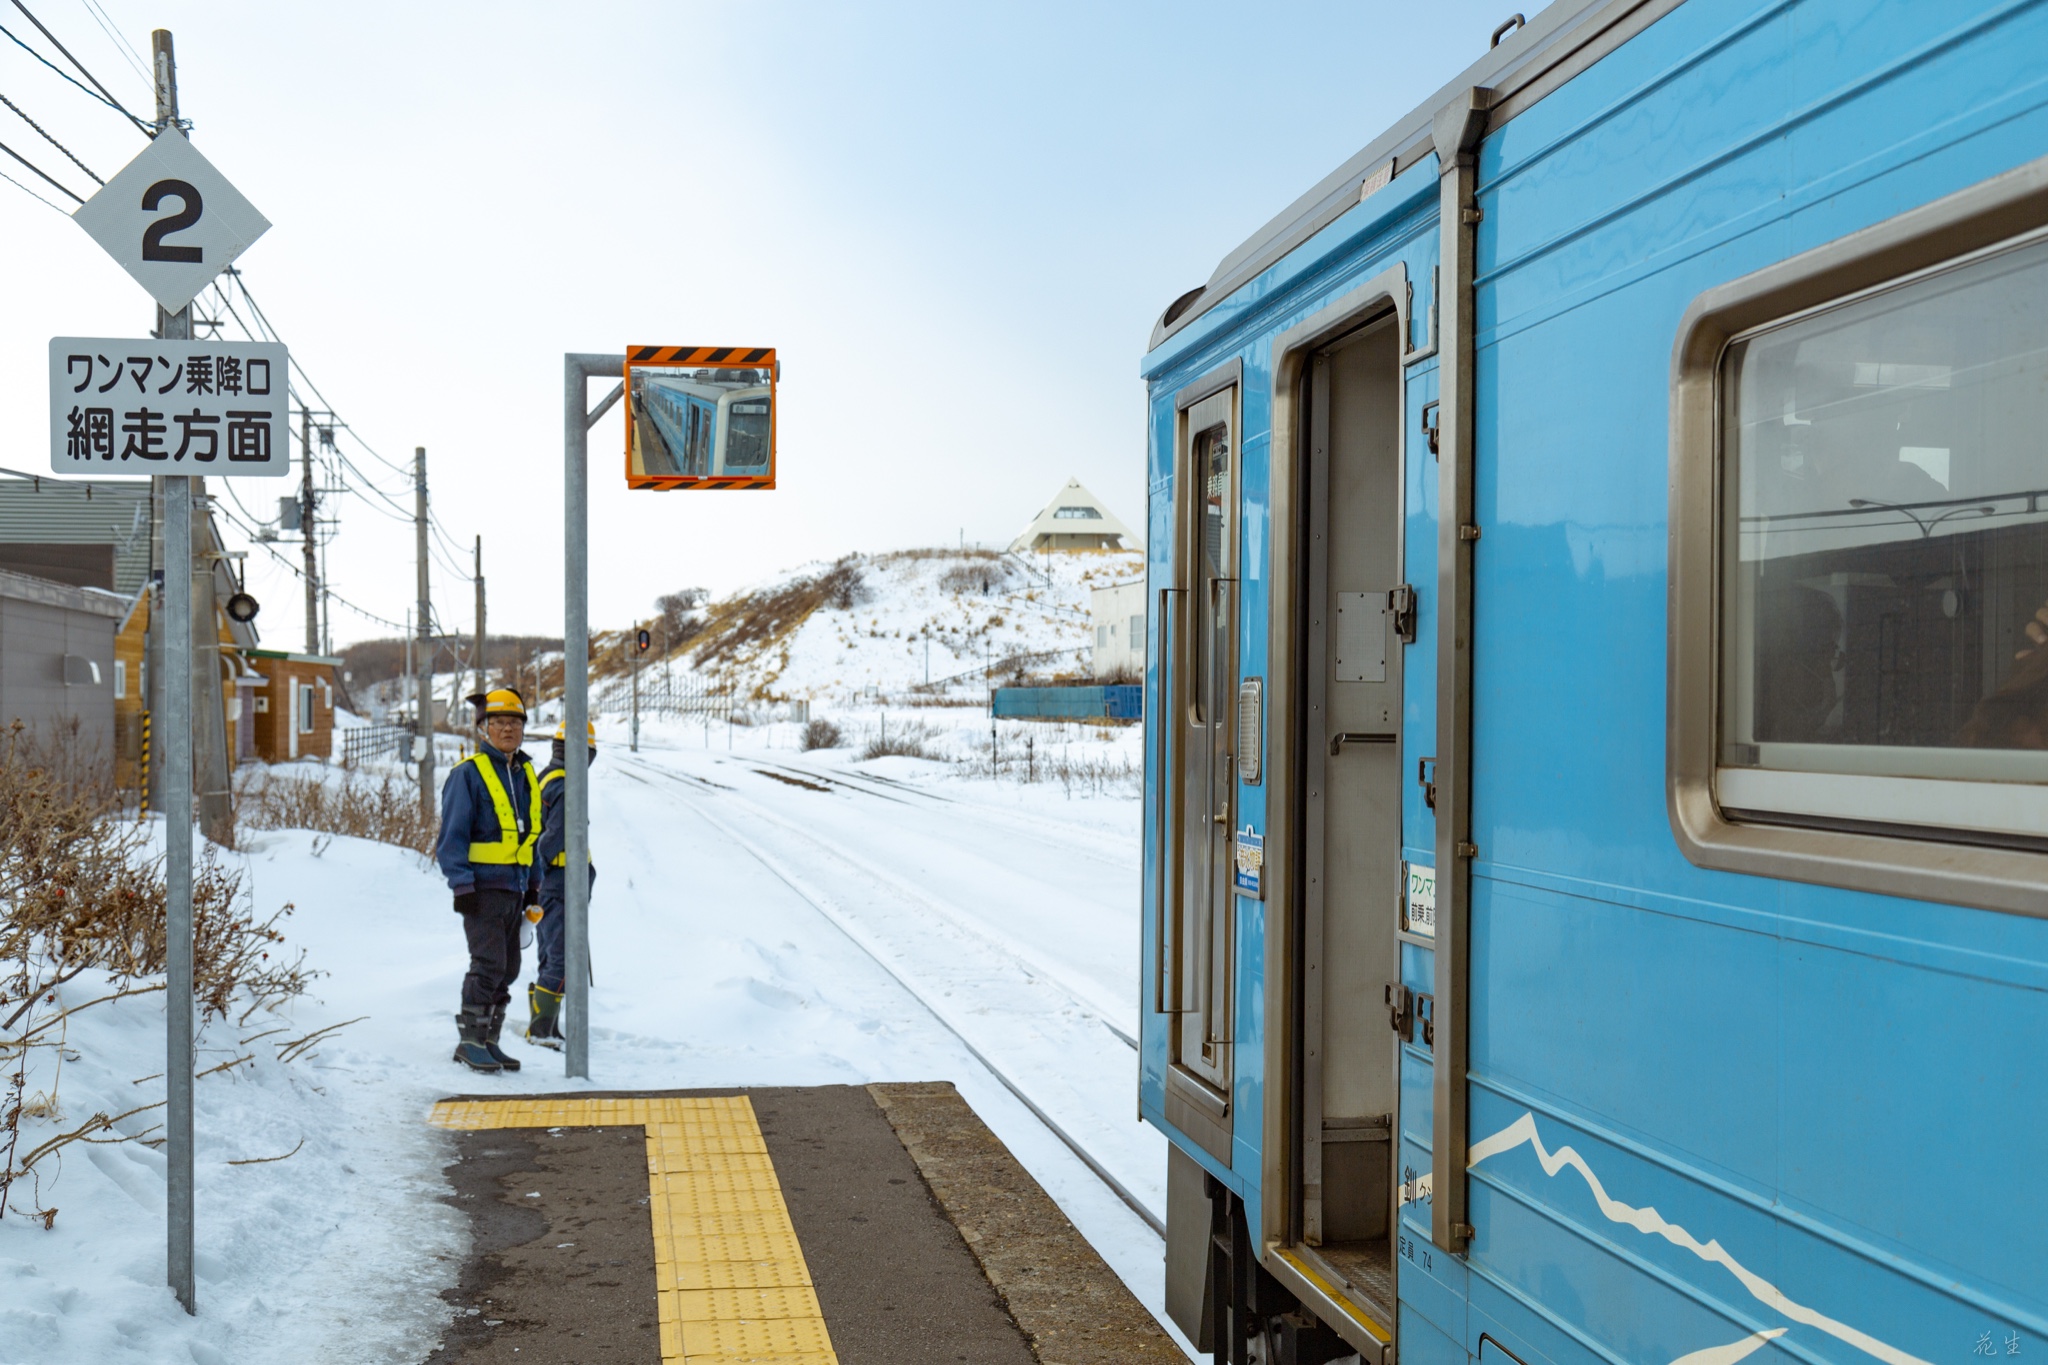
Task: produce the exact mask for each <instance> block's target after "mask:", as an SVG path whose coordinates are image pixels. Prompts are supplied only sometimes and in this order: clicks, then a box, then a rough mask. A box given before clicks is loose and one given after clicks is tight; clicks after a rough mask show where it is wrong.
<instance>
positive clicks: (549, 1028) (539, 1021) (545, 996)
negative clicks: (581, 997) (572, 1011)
mask: <svg viewBox="0 0 2048 1365" xmlns="http://www.w3.org/2000/svg"><path fill="white" fill-rule="evenodd" d="M526 1007H527V1009H528V1010H530V1011H531V1012H532V1014H533V1018H532V1019H531V1020H530V1021H529V1022H528V1023H527V1025H526V1041H527V1042H529V1043H532V1044H533V1045H534V1046H535V1047H545V1048H553V1049H554V1050H555V1051H556V1052H560V1051H561V1050H562V993H561V992H560V991H551V990H549V989H548V988H547V987H545V986H543V985H541V984H540V983H539V982H534V983H533V984H531V985H529V986H528V987H527V988H526Z"/></svg>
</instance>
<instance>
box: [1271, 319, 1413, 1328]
mask: <svg viewBox="0 0 2048 1365" xmlns="http://www.w3.org/2000/svg"><path fill="white" fill-rule="evenodd" d="M1400 360H1401V353H1400V328H1399V326H1398V323H1397V320H1396V318H1395V316H1394V315H1393V314H1391V313H1389V314H1387V315H1385V316H1384V317H1382V318H1381V319H1379V320H1378V321H1376V322H1372V323H1368V324H1367V325H1366V326H1365V327H1363V328H1361V329H1360V330H1358V331H1356V332H1353V333H1351V334H1350V335H1348V336H1346V337H1344V338H1342V339H1341V340H1339V341H1337V342H1336V343H1334V344H1332V345H1330V346H1328V347H1326V348H1325V349H1323V350H1322V351H1320V352H1318V353H1317V354H1316V355H1315V356H1314V358H1313V360H1312V361H1311V362H1310V364H1309V367H1308V374H1307V378H1306V382H1305V387H1306V389H1307V393H1306V394H1305V395H1304V396H1305V397H1306V399H1307V404H1306V406H1307V418H1308V421H1307V426H1306V437H1307V442H1306V444H1307V451H1306V454H1307V468H1306V482H1307V488H1306V490H1305V491H1306V493H1307V497H1306V500H1305V514H1306V517H1307V520H1308V524H1307V525H1306V526H1305V527H1304V528H1303V529H1304V531H1305V532H1306V535H1305V540H1306V544H1307V551H1308V552H1307V563H1306V566H1305V567H1306V569H1307V581H1306V584H1305V587H1306V601H1305V603H1304V611H1305V619H1303V621H1302V625H1303V627H1304V629H1303V630H1302V632H1301V635H1300V637H1299V638H1301V640H1302V641H1303V649H1304V652H1305V655H1306V657H1305V658H1303V659H1302V661H1301V662H1302V668H1301V673H1300V676H1301V678H1302V686H1303V690H1304V694H1305V695H1304V697H1303V701H1304V703H1305V710H1304V714H1305V716H1306V727H1305V733H1304V735H1303V741H1302V742H1303V752H1302V767H1301V782H1302V790H1301V791H1300V793H1299V798H1300V800H1301V807H1300V809H1301V810H1302V812H1303V853H1304V861H1305V873H1306V875H1305V876H1304V878H1303V887H1302V903H1301V913H1302V920H1301V922H1300V932H1299V936H1298V938H1297V942H1298V943H1299V944H1300V952H1301V961H1300V963H1299V969H1298V970H1299V974H1298V977H1297V981H1298V983H1299V985H1298V989H1299V991H1300V1000H1301V1012H1302V1015H1301V1032H1300V1038H1301V1056H1300V1058H1299V1059H1298V1065H1299V1067H1300V1072H1299V1074H1300V1077H1301V1091H1300V1103H1299V1114H1298V1127H1297V1134H1298V1140H1299V1150H1298V1152H1297V1154H1296V1155H1297V1165H1296V1169H1297V1171H1298V1173H1299V1181H1300V1183H1299V1186H1298V1189H1299V1201H1300V1202H1299V1222H1298V1224H1297V1226H1298V1228H1299V1232H1300V1238H1301V1242H1302V1243H1303V1244H1304V1247H1305V1249H1306V1250H1307V1251H1308V1253H1309V1254H1311V1255H1313V1256H1315V1257H1316V1258H1318V1259H1319V1260H1320V1261H1321V1262H1322V1263H1323V1269H1324V1270H1325V1272H1326V1277H1327V1278H1329V1279H1330V1280H1332V1281H1334V1282H1336V1283H1338V1284H1340V1285H1341V1286H1342V1287H1343V1288H1344V1290H1345V1292H1346V1294H1347V1296H1348V1297H1349V1298H1350V1299H1351V1300H1352V1303H1353V1305H1354V1306H1356V1307H1360V1308H1363V1309H1365V1310H1366V1315H1367V1316H1369V1317H1371V1318H1373V1319H1374V1320H1376V1321H1377V1322H1378V1323H1379V1324H1382V1325H1384V1326H1387V1327H1388V1328H1391V1324H1392V1323H1393V1321H1394V1310H1395V1302H1394V1271H1393V1266H1394V1260H1393V1256H1392V1233H1393V1221H1394V1213H1395V1204H1396V1201H1395V1197H1394V1195H1395V1184H1396V1181H1395V1174H1394V1172H1395V1165H1396V1163H1395V1160H1394V1144H1395V1135H1396V1134H1397V1133H1398V1132H1399V1124H1398V1122H1397V1113H1396V1111H1397V1107H1398V1097H1399V1085H1398V1076H1399V1071H1398V1061H1399V1058H1398V1043H1397V1039H1398V1035H1397V1034H1396V1033H1395V1032H1394V1031H1393V1030H1392V1029H1391V1028H1390V1027H1389V1025H1388V1014H1387V1009H1386V1005H1385V1003H1384V995H1385V990H1386V983H1388V982H1398V981H1399V980H1400V940H1399V925H1400V896H1401V876H1402V870H1401V837H1400V830H1401V796H1402V791H1401V762H1402V760H1401V754H1400V745H1399V734H1400V719H1401V646H1402V635H1403V632H1404V629H1406V628H1407V623H1408V621H1409V620H1411V619H1412V618H1411V617H1410V615H1409V610H1408V603H1409V600H1410V598H1409V594H1408V591H1407V589H1406V588H1405V587H1404V586H1402V584H1401V549H1400V525H1401V522H1400V497H1401V449H1400V429H1401V425H1400V382H1401V365H1400Z"/></svg>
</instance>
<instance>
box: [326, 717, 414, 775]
mask: <svg viewBox="0 0 2048 1365" xmlns="http://www.w3.org/2000/svg"><path fill="white" fill-rule="evenodd" d="M411 757H412V729H411V727H409V726H404V725H358V726H355V727H354V728H352V729H348V730H343V731H342V732H341V766H342V767H344V768H354V767H357V766H359V765H361V764H364V763H403V762H406V761H407V760H409V759H410V758H411Z"/></svg>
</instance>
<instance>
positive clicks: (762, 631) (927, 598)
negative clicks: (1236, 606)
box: [598, 549, 1144, 704]
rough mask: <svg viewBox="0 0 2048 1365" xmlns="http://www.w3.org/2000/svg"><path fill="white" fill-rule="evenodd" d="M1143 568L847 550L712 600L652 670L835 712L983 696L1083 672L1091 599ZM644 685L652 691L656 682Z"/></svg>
mask: <svg viewBox="0 0 2048 1365" xmlns="http://www.w3.org/2000/svg"><path fill="white" fill-rule="evenodd" d="M1143 572H1144V558H1143V556H1142V554H1140V553H1138V552H1136V551H1063V552H1059V553H1054V554H1050V555H1031V556H1028V557H1025V556H1017V555H999V554H996V553H994V552H992V551H987V550H950V549H947V550H904V551H897V552H894V553H890V554H877V555H849V556H848V557H846V558H845V559H841V560H837V561H835V562H831V563H825V562H816V563H811V564H806V565H803V566H801V567H799V568H796V569H793V570H790V571H789V572H787V573H784V574H782V575H779V576H777V577H776V578H774V579H772V580H770V581H768V582H766V583H763V584H759V585H757V586H755V587H752V588H748V589H744V590H742V591H740V592H737V593H734V594H733V595H732V596H730V597H728V598H725V599H723V600H721V601H718V602H714V603H711V604H710V605H709V606H708V607H707V608H705V609H704V610H703V612H702V613H701V616H700V618H699V619H700V620H701V622H702V631H701V633H699V634H696V635H694V636H693V637H692V638H690V639H689V640H688V641H687V642H685V643H683V644H681V645H679V646H676V647H675V648H674V649H673V650H672V651H671V653H670V657H669V659H668V660H667V661H666V664H665V665H664V664H662V663H660V662H653V663H651V664H643V669H644V668H647V667H652V668H654V669H655V670H656V671H657V672H661V673H666V674H667V675H669V676H671V677H674V678H677V679H683V678H695V679H699V680H702V681H703V682H705V683H708V684H710V685H712V686H715V687H717V688H719V689H720V690H723V689H725V688H726V687H730V688H731V689H732V691H733V693H734V695H735V696H736V697H739V698H742V699H745V700H749V701H797V700H802V701H813V702H820V703H826V704H847V703H850V702H854V701H856V699H861V698H877V697H883V698H886V697H901V698H904V699H906V700H907V699H909V698H911V697H914V696H917V695H920V694H921V695H925V696H928V697H931V698H932V699H934V700H938V699H941V698H943V697H945V696H946V695H947V694H948V693H949V692H954V691H957V692H961V693H963V694H965V693H968V692H973V693H979V692H980V690H981V689H982V688H983V687H984V686H985V680H986V677H987V675H988V672H989V671H990V670H993V671H994V673H995V674H996V676H997V677H998V678H1011V677H1014V676H1016V675H1017V674H1020V673H1021V674H1024V675H1026V676H1028V677H1032V678H1039V679H1043V678H1050V677H1058V676H1085V675H1086V674H1087V672H1088V668H1089V654H1090V649H1091V647H1092V645H1093V642H1094V628H1093V623H1092V620H1091V618H1090V614H1089V594H1090V591H1091V590H1092V589H1094V588H1097V587H1106V586H1108V585H1109V584H1112V583H1123V582H1128V581H1130V580H1131V579H1134V578H1138V577H1140V576H1141V575H1142V574H1143ZM621 638H623V637H621ZM660 644H661V642H660V640H659V638H657V643H656V650H657V653H658V652H659V649H660ZM622 662H623V660H622V659H620V658H619V657H618V656H617V655H615V654H614V653H613V652H612V651H609V650H607V651H605V652H604V655H603V657H601V659H600V662H599V664H598V668H599V670H600V671H601V672H604V673H613V674H615V673H616V672H618V671H619V667H618V665H619V663H622ZM642 677H643V686H647V685H650V684H653V685H658V684H654V680H653V679H651V678H649V677H648V676H647V674H646V673H644V672H643V675H642ZM928 684H929V685H928ZM678 685H680V683H679V684H678Z"/></svg>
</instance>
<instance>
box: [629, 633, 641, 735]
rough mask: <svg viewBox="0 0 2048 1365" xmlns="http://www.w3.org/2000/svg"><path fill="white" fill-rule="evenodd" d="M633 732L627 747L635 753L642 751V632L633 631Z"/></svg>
mask: <svg viewBox="0 0 2048 1365" xmlns="http://www.w3.org/2000/svg"><path fill="white" fill-rule="evenodd" d="M632 650H633V734H632V743H631V744H629V745H628V746H627V747H628V748H630V749H631V750H632V751H633V752H634V753H636V754H637V753H639V752H640V632H639V630H638V629H637V628H636V629H635V630H634V631H633V643H632Z"/></svg>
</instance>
